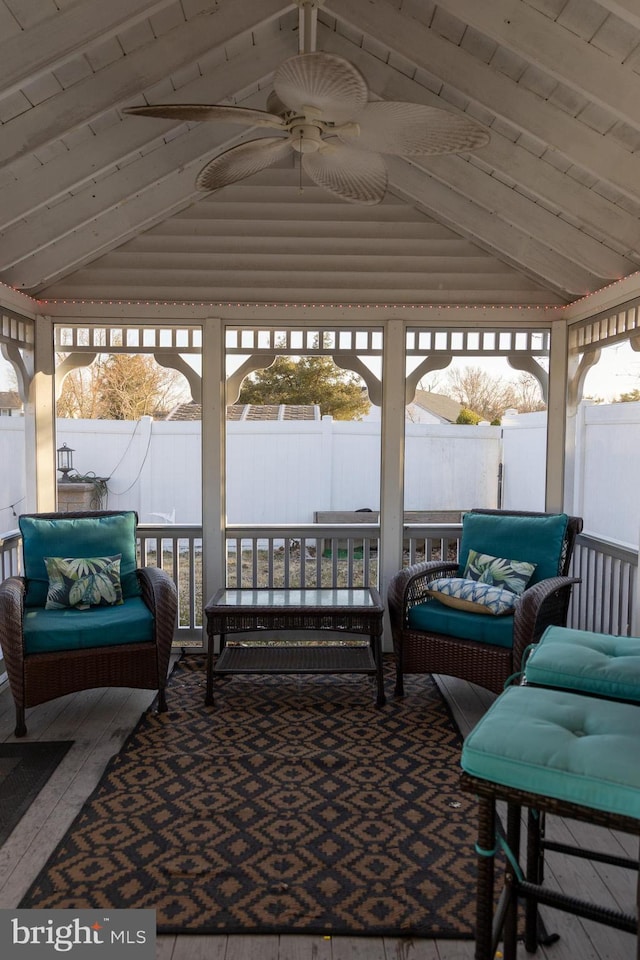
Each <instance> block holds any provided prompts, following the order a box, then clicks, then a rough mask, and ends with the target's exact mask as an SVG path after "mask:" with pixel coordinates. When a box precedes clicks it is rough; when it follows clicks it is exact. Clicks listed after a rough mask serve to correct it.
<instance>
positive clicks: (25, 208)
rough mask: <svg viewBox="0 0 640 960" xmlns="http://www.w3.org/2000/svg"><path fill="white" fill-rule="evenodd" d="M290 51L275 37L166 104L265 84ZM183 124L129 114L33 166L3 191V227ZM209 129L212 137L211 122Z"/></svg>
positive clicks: (216, 98)
mask: <svg viewBox="0 0 640 960" xmlns="http://www.w3.org/2000/svg"><path fill="white" fill-rule="evenodd" d="M289 53H290V45H289V42H288V38H287V37H285V36H284V35H282V34H275V35H272V36H270V37H269V38H268V40H266V41H265V42H263V43H261V44H260V45H259V46H257V47H252V48H251V49H250V51H248V52H247V53H243V54H240V55H239V56H237V57H234V59H233V60H232V61H231V62H229V63H227V62H225V63H223V64H220V65H218V66H216V67H215V68H214V69H213V70H211V71H210V72H209V73H207V74H205V75H204V76H203V77H200V78H199V79H198V80H195V81H193V82H192V83H189V84H187V85H185V86H184V87H181V88H180V89H179V90H177V91H176V92H175V93H174V94H171V95H168V96H167V97H166V102H167V103H185V102H186V103H191V102H193V103H201V102H213V103H218V102H220V101H222V100H224V99H227V98H228V97H229V95H230V91H232V90H234V89H242V88H243V87H245V86H246V85H247V83H257V82H260V81H261V80H262V79H263V78H264V77H265V76H267V75H268V74H269V73H271V72H272V71H273V69H274V67H275V66H276V65H277V64H278V63H279V62H280V61H281V60H282V59H284V58H285V57H286V56H288V55H289ZM179 125H180V124H176V122H175V121H173V120H160V119H150V118H146V117H126V118H124V119H123V120H122V121H121V122H120V123H119V124H114V125H112V126H110V127H108V128H107V129H106V130H104V131H101V132H99V133H97V134H95V135H94V136H91V137H89V138H88V139H87V140H85V141H83V142H82V143H79V144H78V145H77V146H74V147H73V149H71V150H69V151H66V152H65V153H63V154H60V155H59V156H57V157H54V158H53V159H52V160H50V161H49V162H48V163H46V164H44V165H43V166H42V167H38V168H37V169H36V170H29V172H28V173H27V174H26V175H23V176H22V177H19V178H18V179H16V180H14V181H11V182H9V183H8V184H7V185H6V186H5V187H4V188H2V189H0V229H1V230H6V229H7V227H8V226H10V225H11V224H12V223H14V222H16V221H18V220H23V219H25V218H27V217H29V216H30V215H31V214H33V213H34V212H35V211H36V210H38V209H39V208H40V207H43V206H45V205H47V204H51V203H53V201H55V200H57V199H58V198H59V197H62V196H63V195H64V194H66V193H69V192H74V193H75V192H77V191H78V190H79V189H80V188H81V187H82V186H83V184H86V183H88V182H89V181H91V180H93V179H96V178H98V177H101V176H102V175H103V174H104V173H105V172H106V171H108V170H110V169H112V168H114V167H115V166H116V164H119V163H123V162H124V161H127V162H128V161H129V160H130V158H132V157H133V156H135V154H137V153H140V152H141V151H144V150H145V149H149V148H150V147H152V146H153V145H154V143H156V142H158V143H159V142H160V141H161V140H162V138H163V136H164V135H165V134H167V133H169V131H171V130H174V129H175V128H176V126H179ZM238 129H239V128H238ZM210 130H211V134H212V138H213V136H214V128H213V126H212V125H210Z"/></svg>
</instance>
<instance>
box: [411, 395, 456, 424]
mask: <svg viewBox="0 0 640 960" xmlns="http://www.w3.org/2000/svg"><path fill="white" fill-rule="evenodd" d="M413 402H414V404H415V405H416V406H418V407H422V409H423V410H427V411H428V412H429V413H431V414H433V416H434V417H438V419H439V420H441V421H442V422H443V423H455V422H456V420H457V419H458V416H459V414H460V411H461V410H462V408H463V405H462V404H461V403H459V402H458V401H457V400H453V399H452V398H451V397H445V396H444V394H442V393H432V392H431V391H430V390H416V395H415V397H414V400H413Z"/></svg>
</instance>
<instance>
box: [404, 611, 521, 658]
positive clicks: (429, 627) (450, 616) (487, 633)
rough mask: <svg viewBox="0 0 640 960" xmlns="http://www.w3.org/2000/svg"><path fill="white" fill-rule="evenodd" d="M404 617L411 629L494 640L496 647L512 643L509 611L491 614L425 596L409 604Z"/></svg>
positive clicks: (484, 641)
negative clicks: (423, 599) (455, 607)
mask: <svg viewBox="0 0 640 960" xmlns="http://www.w3.org/2000/svg"><path fill="white" fill-rule="evenodd" d="M407 619H408V622H409V627H410V629H412V630H426V631H428V632H430V633H444V634H446V635H447V636H452V637H461V638H462V639H463V640H476V641H478V643H493V644H495V645H496V646H498V647H511V646H513V617H512V616H510V615H508V616H504V617H492V616H487V614H486V613H470V612H469V611H467V610H454V609H453V608H452V607H446V606H445V605H444V604H443V603H440V601H439V600H428V601H427V602H426V603H419V604H417V605H416V606H415V607H411V609H410V610H409V614H408V617H407Z"/></svg>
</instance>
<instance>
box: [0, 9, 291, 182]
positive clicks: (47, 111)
mask: <svg viewBox="0 0 640 960" xmlns="http://www.w3.org/2000/svg"><path fill="white" fill-rule="evenodd" d="M292 6H293V4H291V3H285V2H283V0H260V5H259V20H258V21H256V4H255V3H254V2H253V0H223V2H221V3H220V4H218V5H217V6H215V7H213V8H212V9H211V10H208V11H207V12H206V13H204V14H199V15H197V16H195V17H193V19H192V20H189V21H188V22H186V23H185V24H184V25H183V26H181V27H179V28H177V29H175V30H171V31H170V32H169V33H166V34H163V36H161V37H158V38H157V39H156V40H154V41H153V42H152V43H148V44H146V45H144V46H142V47H140V48H139V49H137V50H135V51H134V52H133V53H130V54H129V55H128V56H126V57H124V58H122V59H120V60H117V61H116V62H115V63H111V64H109V65H108V66H106V67H104V68H103V69H102V70H98V71H97V72H96V73H94V74H92V75H91V76H90V77H87V79H86V80H82V81H79V82H78V83H75V84H73V85H72V86H70V87H68V88H67V89H66V90H63V91H62V92H61V93H59V94H57V95H56V96H54V97H51V98H49V99H48V100H45V101H44V102H43V103H41V104H38V105H37V106H35V107H32V108H31V109H30V110H27V111H26V112H25V113H22V114H20V115H19V116H17V117H15V118H14V119H13V120H9V121H8V122H7V123H5V125H4V126H3V128H2V134H3V135H2V139H1V140H0V164H5V163H11V162H12V161H14V160H16V159H18V158H19V157H23V156H25V155H26V154H29V153H33V152H34V151H36V150H37V149H38V148H39V147H43V146H45V145H46V144H48V143H51V142H52V141H54V140H57V139H59V138H60V137H63V136H64V135H65V134H67V133H69V132H70V131H72V130H75V129H77V128H78V127H79V126H82V124H85V123H89V122H90V121H91V120H92V119H94V118H96V117H98V116H99V115H100V114H101V113H104V112H106V111H109V110H112V109H114V107H117V106H119V105H120V104H124V103H127V102H128V101H130V100H131V99H133V98H135V97H138V96H140V93H141V91H143V90H146V89H148V88H149V87H152V86H153V85H154V84H156V83H159V82H160V81H162V80H164V79H166V77H167V76H169V75H170V74H171V73H172V72H173V71H175V70H178V69H180V68H181V67H182V66H184V65H185V64H186V63H193V62H194V61H196V60H197V59H198V57H199V56H204V55H209V54H210V53H211V51H212V50H214V49H216V48H220V49H221V48H223V47H224V46H225V44H227V43H229V42H230V41H231V40H233V39H235V38H237V37H239V36H242V35H245V34H247V35H250V34H251V33H252V32H253V31H254V30H256V29H257V28H258V27H259V25H260V24H261V23H267V22H269V21H270V20H274V19H276V18H277V17H278V16H281V15H282V14H283V13H284V12H286V11H287V10H289V9H291V8H292Z"/></svg>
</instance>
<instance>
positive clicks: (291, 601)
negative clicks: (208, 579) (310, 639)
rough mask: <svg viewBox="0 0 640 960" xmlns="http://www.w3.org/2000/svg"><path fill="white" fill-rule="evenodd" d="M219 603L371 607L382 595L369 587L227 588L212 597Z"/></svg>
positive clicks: (222, 604) (254, 605)
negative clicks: (378, 594)
mask: <svg viewBox="0 0 640 960" xmlns="http://www.w3.org/2000/svg"><path fill="white" fill-rule="evenodd" d="M211 605H212V606H216V607H283V608H284V607H327V609H329V608H332V607H370V608H371V609H372V610H375V609H378V608H379V607H380V606H381V601H380V599H379V597H377V596H376V595H374V594H372V592H371V590H370V589H369V588H368V587H367V588H353V589H348V588H328V587H327V588H316V587H305V588H304V589H282V588H273V589H270V588H263V589H257V590H253V589H227V590H221V591H220V592H219V593H217V594H216V596H215V597H214V598H213V600H212V601H211Z"/></svg>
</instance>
